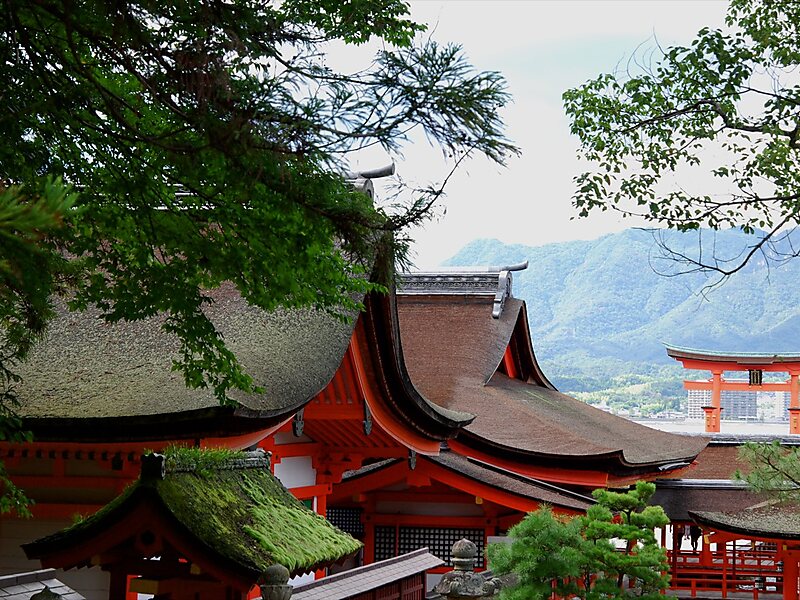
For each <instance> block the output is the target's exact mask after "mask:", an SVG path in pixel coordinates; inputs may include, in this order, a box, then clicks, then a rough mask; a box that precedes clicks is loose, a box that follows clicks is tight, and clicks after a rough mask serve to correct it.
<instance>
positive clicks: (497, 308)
mask: <svg viewBox="0 0 800 600" xmlns="http://www.w3.org/2000/svg"><path fill="white" fill-rule="evenodd" d="M527 268H528V261H527V260H526V261H524V262H521V263H516V264H512V265H505V266H493V267H467V268H458V267H457V268H449V269H442V270H439V271H417V272H414V273H408V272H406V273H399V274H398V278H397V282H398V293H399V294H406V295H419V296H423V295H438V294H441V295H452V294H465V295H473V294H482V295H483V294H487V295H488V294H492V295H494V302H493V304H492V317H494V318H495V319H498V318H499V317H500V315H501V314H502V312H503V308H504V307H505V304H506V300H507V299H508V298H513V297H514V295H513V293H512V283H513V276H512V275H511V274H512V272H514V271H523V270H525V269H527Z"/></svg>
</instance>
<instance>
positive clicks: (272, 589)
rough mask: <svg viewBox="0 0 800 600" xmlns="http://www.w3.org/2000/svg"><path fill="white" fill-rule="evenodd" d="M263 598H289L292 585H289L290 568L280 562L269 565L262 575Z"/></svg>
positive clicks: (285, 599)
mask: <svg viewBox="0 0 800 600" xmlns="http://www.w3.org/2000/svg"><path fill="white" fill-rule="evenodd" d="M260 587H261V598H262V600H289V598H291V597H292V586H290V585H289V569H287V568H286V567H284V566H283V565H280V564H274V565H271V566H269V567H267V569H266V571H264V574H263V575H262V576H261V584H260Z"/></svg>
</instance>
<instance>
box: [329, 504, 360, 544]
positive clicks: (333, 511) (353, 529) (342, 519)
mask: <svg viewBox="0 0 800 600" xmlns="http://www.w3.org/2000/svg"><path fill="white" fill-rule="evenodd" d="M362 512H364V510H363V509H361V508H329V509H328V514H327V517H328V521H330V522H331V523H332V524H333V525H334V526H335V527H338V528H339V529H341V530H342V531H345V532H347V533H349V534H350V535H352V536H355V537H359V538H360V537H362V536H363V535H364V524H363V523H362V522H361V513H362Z"/></svg>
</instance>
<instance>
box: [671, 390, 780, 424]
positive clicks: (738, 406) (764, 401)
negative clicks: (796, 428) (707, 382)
mask: <svg viewBox="0 0 800 600" xmlns="http://www.w3.org/2000/svg"><path fill="white" fill-rule="evenodd" d="M730 381H732V382H735V381H736V380H730ZM742 383H746V381H744V380H742ZM686 396H687V400H688V402H687V412H686V417H687V418H688V419H704V418H705V413H704V412H703V407H704V406H710V405H711V390H691V389H690V390H687V393H686ZM720 404H721V407H722V419H723V420H724V421H740V420H750V421H773V422H784V423H785V422H788V421H789V392H768V391H757V390H753V391H749V390H748V391H744V390H723V391H722V397H721V403H720Z"/></svg>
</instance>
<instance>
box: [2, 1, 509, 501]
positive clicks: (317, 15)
mask: <svg viewBox="0 0 800 600" xmlns="http://www.w3.org/2000/svg"><path fill="white" fill-rule="evenodd" d="M423 29H424V28H423V27H422V26H420V25H418V24H416V23H414V22H412V21H411V20H410V19H409V18H408V6H407V5H406V3H405V2H404V1H403V0H343V1H342V0H313V1H311V0H282V1H280V2H277V1H276V2H261V1H255V0H237V1H235V2H222V1H219V0H199V1H197V2H180V1H176V0H166V1H158V2H154V1H152V0H129V1H127V0H126V1H122V2H112V3H109V2H100V1H98V0H86V1H84V2H77V3H76V2H66V1H64V0H43V1H41V2H28V1H26V0H7V1H6V2H4V4H3V10H2V11H1V12H0V78H2V81H3V82H4V86H3V89H2V91H0V136H2V138H3V144H2V145H0V319H2V325H0V439H10V438H12V437H19V436H22V435H23V434H22V433H21V431H20V429H19V425H20V423H19V419H18V418H17V417H16V413H15V408H16V404H15V402H16V397H15V395H14V383H15V381H16V376H15V374H14V366H15V365H16V364H17V363H18V362H19V361H20V360H24V358H25V355H26V353H27V352H28V350H29V349H30V347H31V345H32V344H33V343H34V342H35V340H36V339H37V338H38V337H39V336H40V335H41V333H42V331H43V330H44V328H45V325H46V323H47V320H48V319H49V318H50V317H51V316H52V315H53V304H52V302H53V300H52V299H53V296H54V295H57V294H61V295H63V296H64V297H65V300H66V301H67V302H68V305H69V308H71V309H73V310H80V309H84V308H86V307H87V306H90V305H94V306H96V307H99V309H100V310H101V312H102V316H103V318H105V319H106V320H107V321H109V322H115V321H119V320H123V319H124V320H137V319H143V318H147V317H151V316H153V315H156V314H161V315H163V316H164V328H165V329H166V330H167V331H169V332H171V333H174V334H175V335H177V337H178V338H179V339H180V342H181V346H180V352H179V356H178V357H177V358H176V361H175V363H174V365H173V367H174V368H175V369H176V370H180V371H182V373H183V375H184V377H185V380H186V383H187V385H189V386H193V387H210V388H212V389H213V391H214V393H215V394H216V396H217V397H218V398H219V399H220V401H222V402H229V401H230V400H229V394H228V392H229V391H230V390H231V389H240V390H244V391H246V392H253V391H259V390H258V388H257V387H256V386H255V385H254V382H253V380H252V379H251V378H250V376H249V375H248V374H247V373H246V372H244V370H243V369H242V367H241V365H240V364H239V363H238V361H237V360H236V357H235V356H234V355H233V354H232V353H231V352H230V351H229V350H228V348H227V347H226V345H225V341H224V340H223V339H222V337H221V336H220V334H219V333H218V332H217V331H216V329H215V327H214V324H213V323H212V322H211V321H209V319H208V318H206V316H205V313H204V310H203V309H204V307H205V306H207V305H208V304H209V303H210V302H212V299H211V291H212V290H213V289H214V288H216V287H218V286H220V285H221V284H222V283H223V282H231V283H233V285H234V286H235V287H236V289H237V290H238V292H239V293H240V294H241V295H242V296H243V297H244V298H245V299H246V301H247V302H249V303H250V304H252V305H254V306H258V307H260V308H263V309H265V310H269V309H273V308H275V307H277V306H286V307H293V306H312V307H316V308H318V309H321V310H326V311H329V312H331V313H334V314H337V315H344V314H346V312H347V311H349V309H352V308H355V307H357V306H358V305H359V302H358V300H357V298H359V297H360V295H361V294H363V293H364V292H365V291H368V290H371V289H376V288H380V287H381V286H382V285H385V284H387V283H388V278H389V277H390V276H391V261H392V259H393V258H394V256H393V253H394V252H395V251H398V248H400V250H399V251H402V243H401V244H399V245H398V243H396V242H394V241H393V238H392V235H395V236H397V237H398V238H399V239H400V240H401V242H402V236H403V234H402V233H400V232H401V231H402V229H403V228H404V227H406V226H407V225H409V224H410V223H413V222H417V221H420V220H422V219H424V218H425V217H426V216H427V214H428V210H429V209H430V207H431V205H432V204H433V202H434V201H435V200H436V199H437V198H439V196H440V195H441V194H442V192H443V185H444V184H443V183H442V184H438V185H437V184H432V185H431V186H430V187H428V188H426V189H419V190H406V191H407V192H408V193H407V194H405V195H401V196H400V197H398V198H397V199H396V201H395V205H394V208H393V210H392V211H391V212H389V211H385V210H383V209H382V208H381V207H380V206H375V205H374V204H373V202H372V199H371V198H368V197H367V196H366V195H365V194H363V193H361V192H358V191H355V190H354V189H353V187H351V186H350V185H348V184H347V183H346V182H345V180H344V178H343V176H342V174H343V172H345V171H347V160H348V156H349V155H350V153H352V152H354V151H357V150H359V149H363V148H366V147H370V146H379V147H381V148H383V149H384V150H385V151H386V152H387V153H388V154H389V155H391V156H395V155H397V154H399V153H400V152H401V151H402V149H403V148H404V146H405V145H406V144H407V143H408V142H409V141H410V139H411V135H412V132H414V131H420V132H421V133H422V134H423V135H424V136H425V137H426V138H427V139H428V141H429V142H430V143H432V144H434V145H436V146H438V147H440V148H441V149H442V151H443V153H444V154H445V156H446V157H447V158H448V159H449V161H450V166H449V167H448V169H450V168H452V169H454V168H456V166H458V165H459V164H460V163H461V162H462V161H463V160H464V159H465V158H466V157H469V156H471V155H473V154H475V153H477V154H483V155H485V156H487V157H488V158H489V159H491V160H493V161H496V162H498V163H503V162H504V161H505V159H506V157H507V156H508V155H509V154H513V153H515V152H517V149H516V147H515V146H514V145H513V144H512V143H511V142H509V141H508V140H507V139H506V137H505V135H504V133H503V124H502V122H501V120H500V118H499V116H498V110H499V109H500V108H501V107H502V106H503V105H504V104H505V103H506V102H508V100H509V96H508V94H507V92H506V89H505V82H504V80H503V79H502V77H501V76H500V75H499V74H498V73H495V72H477V71H475V70H473V68H472V67H471V66H470V64H469V63H468V62H467V60H466V59H465V57H464V54H463V52H462V51H461V48H460V47H459V46H457V45H447V44H445V45H442V44H437V43H436V42H434V41H432V40H431V39H427V40H424V41H418V37H419V36H418V34H420V33H421V32H422V30H423ZM373 39H378V40H379V41H381V42H382V50H381V51H379V52H378V54H377V55H376V56H375V58H374V60H373V62H372V63H371V64H369V65H368V66H366V67H365V68H364V69H362V70H359V71H356V72H352V73H351V72H342V71H337V70H335V69H333V68H332V67H331V66H329V64H328V63H329V61H328V60H327V57H326V52H327V51H328V50H329V49H330V48H331V47H332V45H334V44H345V45H353V44H363V43H365V42H367V41H369V40H373ZM420 39H421V38H420ZM448 176H449V173H444V174H443V177H442V180H443V181H446V180H447V178H448ZM398 206H399V207H400V208H399V209H398ZM387 254H388V256H386V255H387ZM377 256H384V257H385V259H384V263H386V264H388V265H389V267H388V268H387V267H386V266H385V264H384V266H383V268H382V269H380V270H373V267H374V265H375V261H376V257H377ZM378 272H379V273H381V277H383V279H378V278H376V276H375V273H378ZM4 473H5V472H4V471H0V487H2V485H3V483H4V480H5V486H6V488H5V489H6V496H5V498H6V499H9V498H12V499H13V498H17V497H16V496H13V494H11V493H10V492H9V490H10V491H11V492H13V488H10V487H9V486H10V482H8V481H7V478H5V476H4ZM17 499H18V498H17ZM10 501H11V500H10ZM13 502H15V501H12V503H13ZM17 504H18V502H17ZM6 508H8V506H7V505H6V504H0V511H2V510H3V509H6Z"/></svg>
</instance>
